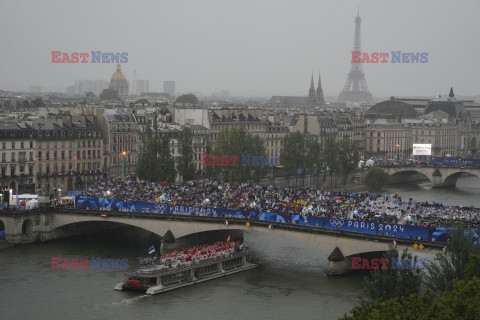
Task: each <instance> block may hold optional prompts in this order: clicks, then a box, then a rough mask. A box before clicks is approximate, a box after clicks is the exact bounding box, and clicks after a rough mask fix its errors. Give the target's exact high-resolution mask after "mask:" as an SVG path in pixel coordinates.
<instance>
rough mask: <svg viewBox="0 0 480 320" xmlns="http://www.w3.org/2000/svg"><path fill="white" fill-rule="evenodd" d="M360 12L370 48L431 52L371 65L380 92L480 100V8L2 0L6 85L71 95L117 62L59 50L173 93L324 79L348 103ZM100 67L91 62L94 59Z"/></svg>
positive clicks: (462, 4) (466, 2)
mask: <svg viewBox="0 0 480 320" xmlns="http://www.w3.org/2000/svg"><path fill="white" fill-rule="evenodd" d="M357 5H360V16H361V18H362V51H364V52H369V53H371V52H375V51H377V52H390V51H392V50H401V51H404V52H428V63H425V64H391V63H387V64H365V65H364V70H365V73H366V79H367V84H368V86H369V89H370V90H371V91H372V93H373V94H374V95H375V96H390V95H397V96H401V95H437V94H446V93H448V90H449V88H450V86H453V87H454V88H455V92H456V94H460V95H478V94H480V76H479V71H480V41H479V30H480V18H479V17H480V1H479V0H458V1H451V0H421V1H419V0H402V1H390V0H355V1H353V0H338V1H329V0H328V1H327V0H297V1H294V0H288V1H287V0H242V1H231V0H168V1H165V0H151V1H150V0H139V1H119V0H96V1H90V0H82V1H68V0H67V1H66V0H28V1H27V0H11V1H10V0H0V30H1V31H0V45H1V57H2V59H0V89H22V88H24V89H26V88H28V86H30V85H41V86H42V87H43V88H45V89H61V90H62V91H63V90H64V88H65V87H67V86H68V85H71V84H73V82H74V80H78V79H92V80H93V79H102V78H105V79H110V76H111V74H112V73H113V72H114V71H115V64H92V63H87V64H81V63H79V64H53V63H51V53H50V52H51V51H52V50H60V51H62V52H69V53H71V52H90V51H92V50H95V51H96V50H100V51H102V52H128V59H129V60H128V63H126V64H123V65H122V69H123V71H124V73H125V74H126V76H127V78H128V79H129V80H132V78H133V71H134V70H136V71H137V79H148V80H150V91H162V83H163V81H164V80H175V81H176V85H177V92H178V91H179V92H182V91H200V92H202V93H204V94H209V93H212V92H219V91H220V90H229V91H230V93H231V94H232V95H245V96H247V95H260V96H270V95H304V96H305V95H306V94H307V92H308V87H309V84H310V76H311V73H312V71H313V72H314V77H315V82H316V81H317V78H318V72H319V71H320V72H321V76H322V84H323V90H324V92H325V94H327V95H338V93H339V92H340V91H341V89H342V88H343V85H344V84H345V81H346V77H347V73H348V70H349V67H350V60H351V50H352V44H353V34H354V17H355V15H356V11H357ZM89 60H90V58H89Z"/></svg>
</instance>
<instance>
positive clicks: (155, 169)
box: [136, 113, 160, 182]
mask: <svg viewBox="0 0 480 320" xmlns="http://www.w3.org/2000/svg"><path fill="white" fill-rule="evenodd" d="M157 120H158V114H157V113H155V114H154V115H153V131H152V128H151V126H150V125H149V124H146V125H145V130H144V132H143V133H142V134H140V140H142V143H143V146H142V149H141V150H140V155H139V157H138V163H137V168H136V171H137V175H138V177H139V178H140V179H142V180H148V181H152V182H159V181H160V166H159V163H158V125H157V123H158V122H157Z"/></svg>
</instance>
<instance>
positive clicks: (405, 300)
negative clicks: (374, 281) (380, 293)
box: [341, 277, 480, 320]
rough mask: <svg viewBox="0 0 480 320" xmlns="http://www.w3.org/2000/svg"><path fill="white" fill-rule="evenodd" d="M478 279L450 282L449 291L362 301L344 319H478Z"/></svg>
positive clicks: (479, 290)
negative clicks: (439, 293)
mask: <svg viewBox="0 0 480 320" xmlns="http://www.w3.org/2000/svg"><path fill="white" fill-rule="evenodd" d="M479 301H480V279H479V278H477V277H474V278H472V279H471V280H467V281H459V280H455V281H453V285H452V290H451V291H447V292H445V293H443V294H441V295H435V294H433V293H432V292H431V291H430V290H428V291H426V292H425V293H423V294H420V295H417V294H413V295H409V296H404V297H401V298H390V299H380V300H376V301H375V302H370V303H369V302H362V303H361V304H360V305H359V306H356V307H355V308H353V309H352V310H351V311H350V315H349V316H348V315H345V316H344V317H343V318H341V319H343V320H390V319H402V320H432V319H436V320H451V319H455V320H478V319H480V317H479V315H480V303H478V302H479Z"/></svg>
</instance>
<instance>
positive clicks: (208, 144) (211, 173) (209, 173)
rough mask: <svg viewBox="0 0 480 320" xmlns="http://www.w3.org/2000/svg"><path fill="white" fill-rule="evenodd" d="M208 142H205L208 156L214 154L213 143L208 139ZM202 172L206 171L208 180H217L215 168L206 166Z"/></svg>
mask: <svg viewBox="0 0 480 320" xmlns="http://www.w3.org/2000/svg"><path fill="white" fill-rule="evenodd" d="M206 139H207V141H206V142H205V144H206V145H205V153H206V154H210V155H211V154H213V147H212V141H210V139H209V138H208V137H207V138H206ZM202 170H205V172H204V174H205V177H206V178H207V179H211V180H215V178H216V174H215V168H214V167H212V166H205V167H203V168H202Z"/></svg>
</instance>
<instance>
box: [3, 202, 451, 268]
mask: <svg viewBox="0 0 480 320" xmlns="http://www.w3.org/2000/svg"><path fill="white" fill-rule="evenodd" d="M102 214H105V211H93V210H78V209H77V210H75V209H70V210H68V209H51V210H49V211H48V212H40V211H31V212H28V213H27V212H20V213H0V225H2V226H3V228H4V232H5V240H4V241H7V242H8V243H12V244H22V243H31V242H35V241H48V240H52V239H58V238H62V237H68V236H73V235H78V234H81V233H86V232H95V231H101V230H105V229H102V228H101V226H102V225H103V226H105V224H113V225H118V224H123V225H129V226H135V227H138V228H141V229H144V230H147V231H150V232H152V233H155V234H157V235H160V236H162V237H163V236H165V235H166V234H167V232H168V233H173V235H174V237H175V238H176V239H181V238H183V237H186V236H189V235H192V234H196V233H201V232H208V231H218V230H243V231H254V232H268V233H274V234H277V235H280V236H285V237H288V238H291V239H294V240H297V241H300V242H303V243H305V244H307V245H309V246H312V247H315V248H317V249H319V250H321V251H323V252H324V253H326V254H329V253H332V254H331V255H330V257H329V260H330V262H329V267H328V268H329V270H330V273H332V274H341V273H344V272H346V271H348V270H349V269H350V259H348V257H351V256H359V255H362V254H371V253H374V252H377V253H382V252H384V251H386V250H387V249H388V246H389V244H390V243H391V242H392V238H391V237H388V236H380V235H371V234H362V233H356V232H348V231H339V230H329V229H322V228H313V227H308V226H302V225H294V224H281V223H272V222H265V221H257V220H253V221H249V220H245V219H228V224H225V219H224V218H215V217H197V216H182V215H152V214H141V213H123V212H107V213H106V215H107V216H106V217H102ZM247 222H249V224H250V226H247ZM85 224H88V230H86V229H85V228H82V225H85ZM269 225H272V228H269ZM0 231H1V230H0ZM396 241H397V243H398V248H399V250H403V249H404V248H406V247H411V246H412V245H413V243H414V242H416V243H417V244H420V243H422V244H423V245H424V246H425V249H424V250H423V251H425V252H435V251H437V250H439V249H441V248H443V245H442V244H440V243H435V242H429V241H414V240H411V239H396ZM412 250H413V248H412ZM338 251H340V252H341V253H340V256H339V254H338ZM332 256H334V257H333V258H332V259H331V257H332ZM345 258H347V259H345ZM327 272H328V271H327Z"/></svg>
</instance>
